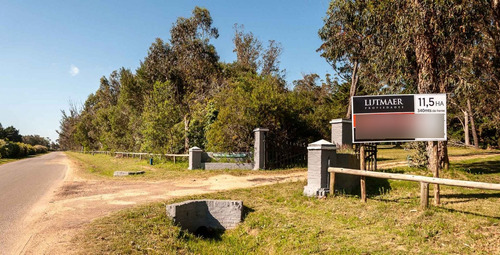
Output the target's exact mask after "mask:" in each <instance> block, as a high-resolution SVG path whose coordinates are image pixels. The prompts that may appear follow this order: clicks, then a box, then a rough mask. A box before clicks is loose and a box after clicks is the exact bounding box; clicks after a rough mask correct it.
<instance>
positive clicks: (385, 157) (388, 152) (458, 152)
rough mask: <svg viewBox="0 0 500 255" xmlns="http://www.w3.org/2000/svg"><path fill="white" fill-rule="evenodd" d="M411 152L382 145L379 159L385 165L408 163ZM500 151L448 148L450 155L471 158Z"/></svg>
mask: <svg viewBox="0 0 500 255" xmlns="http://www.w3.org/2000/svg"><path fill="white" fill-rule="evenodd" d="M411 153H412V151H411V150H404V149H403V148H397V147H395V146H392V145H380V146H378V151H377V159H378V160H379V161H380V162H383V163H386V162H387V163H390V162H398V161H406V160H407V156H408V155H409V154H411ZM498 153H500V150H482V149H475V148H465V147H448V155H449V156H451V157H454V156H471V155H488V154H498Z"/></svg>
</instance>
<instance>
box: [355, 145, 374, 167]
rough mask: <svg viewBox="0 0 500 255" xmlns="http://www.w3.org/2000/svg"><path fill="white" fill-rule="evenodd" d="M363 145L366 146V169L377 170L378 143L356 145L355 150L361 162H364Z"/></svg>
mask: <svg viewBox="0 0 500 255" xmlns="http://www.w3.org/2000/svg"><path fill="white" fill-rule="evenodd" d="M361 146H363V147H364V157H365V158H364V163H365V170H368V171H377V144H369V143H365V144H356V145H355V150H356V156H357V158H358V159H360V162H363V161H362V160H361V158H360V157H361V153H360V152H361Z"/></svg>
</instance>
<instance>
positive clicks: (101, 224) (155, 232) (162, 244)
mask: <svg viewBox="0 0 500 255" xmlns="http://www.w3.org/2000/svg"><path fill="white" fill-rule="evenodd" d="M499 165H500V156H497V157H492V158H488V159H477V160H467V161H461V162H456V163H453V164H452V166H451V169H450V170H449V171H447V172H443V176H445V177H451V176H455V177H460V178H461V179H466V180H467V179H468V180H481V181H494V180H497V181H498V180H499V177H500V172H499V171H500V170H499V169H500V168H499ZM488 167H490V168H488ZM479 168H482V169H490V170H489V171H482V172H476V171H468V170H467V169H479ZM393 171H401V172H407V173H416V174H426V173H427V172H426V170H423V169H415V168H398V169H393ZM367 183H368V185H372V184H373V182H372V183H370V181H369V180H368V181H367ZM305 184H306V183H305V182H297V183H284V184H276V185H272V186H265V187H259V188H253V189H241V190H235V191H226V192H221V193H215V194H208V195H199V196H190V197H184V198H178V199H173V200H169V201H166V203H173V202H177V201H183V200H187V199H200V198H210V199H236V200H243V202H244V205H245V207H246V216H245V220H244V222H243V223H241V224H240V225H239V226H238V227H237V228H236V229H233V230H227V231H226V232H225V233H223V234H222V235H220V236H219V237H216V238H212V239H203V238H201V237H197V236H195V235H193V234H190V233H188V232H185V231H183V230H181V229H180V228H179V227H178V226H174V225H173V224H172V222H171V220H170V219H168V218H167V217H166V213H165V204H164V203H154V204H149V205H145V206H141V207H137V208H132V209H128V210H123V211H120V212H118V213H115V214H112V215H110V216H108V217H105V218H102V219H99V220H96V221H94V222H93V223H91V224H90V226H88V227H87V228H86V229H85V230H84V231H83V232H82V233H81V234H80V235H79V236H77V237H76V238H75V239H74V240H73V241H74V242H75V245H77V246H78V247H80V248H81V250H80V252H81V253H82V254H100V253H118V254H123V253H127V254H142V253H146V254H254V253H255V254H310V253H320V254H339V253H340V254H353V253H354V254H359V253H364V254H372V253H373V254H407V253H413V254H415V253H420V254H430V253H432V254H449V253H458V254H500V193H499V192H493V191H483V190H477V189H465V188H459V187H448V186H442V188H441V190H442V199H441V202H442V205H441V206H439V207H434V206H432V207H431V208H430V209H428V210H425V211H423V210H420V209H419V201H420V200H419V192H420V190H419V185H418V183H415V182H406V181H389V184H390V186H391V189H390V191H388V192H384V193H382V194H381V195H376V194H372V195H371V196H370V197H369V199H368V202H367V203H362V202H361V201H360V200H359V197H358V196H356V195H344V196H336V197H328V198H327V199H317V198H308V197H304V196H303V195H302V190H303V186H304V185H305ZM372 188H373V187H372ZM431 194H432V185H431ZM431 203H432V199H431Z"/></svg>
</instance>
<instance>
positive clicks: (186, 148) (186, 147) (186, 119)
mask: <svg viewBox="0 0 500 255" xmlns="http://www.w3.org/2000/svg"><path fill="white" fill-rule="evenodd" d="M189 121H190V120H189V114H186V115H184V151H185V152H186V153H187V152H189V136H188V133H189Z"/></svg>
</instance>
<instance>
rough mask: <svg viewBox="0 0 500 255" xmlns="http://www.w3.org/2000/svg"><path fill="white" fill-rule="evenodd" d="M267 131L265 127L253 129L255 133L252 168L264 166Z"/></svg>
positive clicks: (262, 167)
mask: <svg viewBox="0 0 500 255" xmlns="http://www.w3.org/2000/svg"><path fill="white" fill-rule="evenodd" d="M268 131H269V129H267V128H256V129H254V130H253V132H254V134H255V143H254V154H253V161H254V164H255V165H254V166H253V170H259V169H265V168H266V133H267V132H268Z"/></svg>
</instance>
